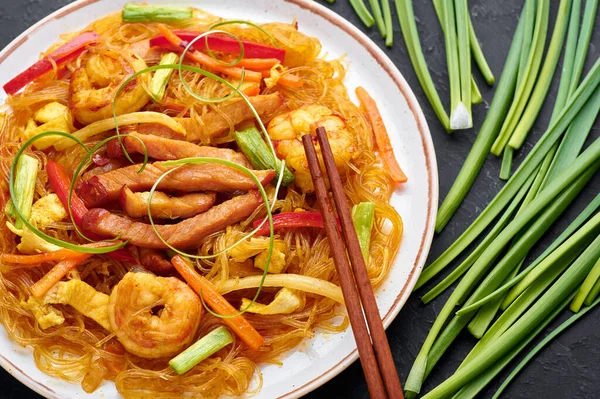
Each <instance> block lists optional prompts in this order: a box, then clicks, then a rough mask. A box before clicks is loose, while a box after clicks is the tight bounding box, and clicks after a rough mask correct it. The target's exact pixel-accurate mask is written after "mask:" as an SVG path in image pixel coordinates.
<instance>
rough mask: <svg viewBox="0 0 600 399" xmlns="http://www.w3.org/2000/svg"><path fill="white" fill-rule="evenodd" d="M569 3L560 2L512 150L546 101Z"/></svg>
mask: <svg viewBox="0 0 600 399" xmlns="http://www.w3.org/2000/svg"><path fill="white" fill-rule="evenodd" d="M570 2H571V0H562V1H561V2H560V6H559V9H558V16H557V17H556V22H555V24H554V32H553V33H552V39H551V40H550V45H549V47H548V51H547V53H546V55H545V57H544V66H543V67H542V70H541V71H540V76H539V78H538V79H537V82H536V83H535V88H534V89H533V93H531V97H530V98H529V101H528V102H527V106H526V108H525V111H524V112H523V115H522V116H521V118H520V120H519V122H518V124H517V126H516V127H515V129H514V131H513V132H512V136H511V138H510V141H509V142H508V144H509V146H510V147H512V148H514V149H519V148H521V146H522V145H523V143H524V142H525V138H526V137H527V134H528V133H529V131H530V130H531V127H532V126H533V123H534V122H535V119H536V118H537V116H538V114H539V112H540V110H541V109H542V105H543V103H544V100H545V99H546V95H547V94H548V89H550V83H552V77H553V76H554V72H555V70H556V65H557V64H558V59H559V58H560V53H561V50H562V48H563V44H564V39H565V33H566V31H567V22H568V19H569V18H568V17H569V9H570V5H571V4H570Z"/></svg>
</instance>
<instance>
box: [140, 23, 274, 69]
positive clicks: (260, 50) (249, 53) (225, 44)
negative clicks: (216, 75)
mask: <svg viewBox="0 0 600 399" xmlns="http://www.w3.org/2000/svg"><path fill="white" fill-rule="evenodd" d="M173 33H174V34H176V35H177V36H179V37H180V38H181V40H182V43H184V44H185V43H186V42H187V43H189V42H191V41H192V40H194V39H195V38H196V37H198V36H199V35H201V34H202V32H196V31H190V30H174V31H173ZM207 38H208V39H207V40H208V47H209V48H210V50H211V51H218V52H221V53H225V54H231V55H239V54H240V44H239V42H238V41H237V40H235V39H234V38H232V37H229V36H227V35H224V34H218V33H215V34H212V35H209V36H207ZM242 43H243V45H244V57H245V58H277V59H278V60H279V61H280V62H282V63H283V60H284V59H285V50H283V49H280V48H276V47H271V46H266V45H264V44H260V43H255V42H251V41H249V40H242ZM153 46H158V47H166V48H169V49H171V50H180V49H173V45H172V44H171V43H170V42H169V41H168V40H167V39H166V38H165V37H164V36H163V35H158V36H156V37H154V38H152V39H150V47H153ZM193 48H194V49H195V50H203V51H206V41H205V40H204V39H200V40H198V41H197V42H196V43H194V46H193Z"/></svg>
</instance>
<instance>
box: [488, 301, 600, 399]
mask: <svg viewBox="0 0 600 399" xmlns="http://www.w3.org/2000/svg"><path fill="white" fill-rule="evenodd" d="M598 303H600V300H597V301H595V302H594V303H593V304H591V305H589V306H588V307H586V308H585V309H584V310H583V311H582V312H581V313H578V314H574V315H573V316H571V317H569V318H568V319H567V320H565V321H564V322H563V323H562V324H561V325H560V326H558V327H557V328H556V329H555V330H554V331H552V332H551V333H550V334H548V335H547V336H546V337H545V338H544V339H543V340H542V341H541V342H540V343H539V344H537V345H536V346H535V348H533V349H532V350H531V351H530V352H529V353H528V354H527V356H525V358H523V360H521V361H520V362H519V364H518V365H517V367H515V368H514V369H513V371H512V372H511V373H510V375H509V376H508V377H506V380H504V382H503V383H502V385H500V387H499V388H498V390H497V391H496V393H495V394H494V396H493V397H492V399H498V398H500V395H502V392H504V390H505V389H506V387H507V386H508V384H510V383H511V381H512V380H514V378H515V377H516V376H517V374H519V372H520V371H521V370H522V369H523V368H524V367H525V366H526V365H527V363H529V361H530V360H531V359H533V357H534V356H535V355H537V354H538V352H539V351H541V350H542V349H543V348H544V347H545V346H546V345H548V343H549V342H550V341H552V340H553V339H554V338H556V336H557V335H559V334H560V333H562V332H563V331H564V330H566V329H567V328H569V327H570V326H571V325H572V324H573V323H575V322H576V321H577V320H579V319H580V318H581V317H583V316H584V315H585V314H586V313H587V312H589V311H590V310H592V309H593V308H595V307H596V305H598ZM561 310H562V309H561ZM545 324H546V325H547V324H548V323H545ZM535 335H537V334H535Z"/></svg>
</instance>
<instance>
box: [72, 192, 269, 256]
mask: <svg viewBox="0 0 600 399" xmlns="http://www.w3.org/2000/svg"><path fill="white" fill-rule="evenodd" d="M261 203H262V197H261V196H260V194H259V193H258V192H257V191H251V192H249V193H247V194H244V195H240V196H238V197H234V198H232V199H230V200H228V201H225V202H223V203H222V204H219V205H217V206H213V207H212V208H210V209H209V210H208V211H206V212H204V213H201V214H199V215H197V216H194V217H193V218H190V219H186V220H184V221H182V222H180V223H177V224H170V225H156V228H157V230H158V232H159V233H160V235H161V236H162V238H163V239H164V240H165V241H167V242H168V243H169V244H170V245H172V246H173V247H175V248H178V249H185V248H192V247H197V246H198V245H200V240H202V239H203V238H204V237H206V236H208V235H210V234H212V233H216V232H217V231H220V230H223V229H224V228H225V227H227V226H230V225H232V224H234V223H237V222H239V221H241V220H243V219H244V218H246V217H248V216H250V215H251V214H252V212H254V210H255V209H256V208H257V207H258V206H259V205H260V204H261ZM83 229H85V230H86V231H88V230H89V231H90V232H94V233H96V234H98V235H101V236H104V237H107V238H108V237H120V239H121V240H126V241H128V242H129V243H130V244H131V245H136V246H138V247H142V248H155V249H164V248H167V246H166V245H165V243H163V242H162V241H161V239H160V238H159V237H158V235H156V233H155V232H154V230H153V228H152V226H151V225H149V224H146V223H141V222H136V221H133V220H131V219H129V218H127V217H123V216H117V215H114V214H112V213H110V212H109V211H107V210H106V209H102V208H95V209H91V210H89V211H88V212H87V213H86V214H85V216H84V217H83Z"/></svg>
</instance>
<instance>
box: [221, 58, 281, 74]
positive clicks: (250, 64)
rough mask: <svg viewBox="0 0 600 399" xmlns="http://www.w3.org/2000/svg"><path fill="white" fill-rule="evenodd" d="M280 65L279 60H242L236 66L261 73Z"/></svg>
mask: <svg viewBox="0 0 600 399" xmlns="http://www.w3.org/2000/svg"><path fill="white" fill-rule="evenodd" d="M230 61H233V60H230ZM230 61H228V62H230ZM278 63H279V60H278V59H277V58H242V59H241V60H240V62H238V63H237V64H236V65H235V66H237V67H240V68H242V67H244V68H248V69H253V70H259V71H260V70H262V69H271V68H272V67H274V66H275V65H277V64H278Z"/></svg>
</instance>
